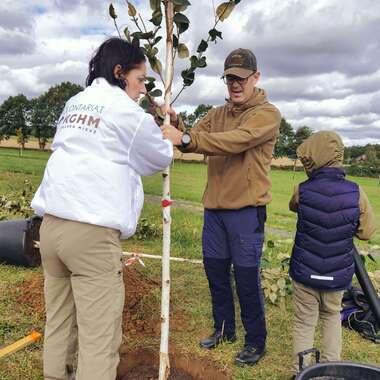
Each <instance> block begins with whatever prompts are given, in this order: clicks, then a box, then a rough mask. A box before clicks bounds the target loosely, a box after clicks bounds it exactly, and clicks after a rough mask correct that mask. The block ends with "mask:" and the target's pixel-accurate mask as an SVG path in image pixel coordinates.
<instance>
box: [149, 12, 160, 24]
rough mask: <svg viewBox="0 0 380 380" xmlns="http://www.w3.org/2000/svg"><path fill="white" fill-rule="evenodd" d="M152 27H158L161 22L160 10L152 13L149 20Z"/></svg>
mask: <svg viewBox="0 0 380 380" xmlns="http://www.w3.org/2000/svg"><path fill="white" fill-rule="evenodd" d="M149 21H150V22H151V23H152V24H153V25H155V26H160V25H161V22H162V12H161V8H159V9H157V10H155V11H154V12H153V13H152V18H151V19H150V20H149Z"/></svg>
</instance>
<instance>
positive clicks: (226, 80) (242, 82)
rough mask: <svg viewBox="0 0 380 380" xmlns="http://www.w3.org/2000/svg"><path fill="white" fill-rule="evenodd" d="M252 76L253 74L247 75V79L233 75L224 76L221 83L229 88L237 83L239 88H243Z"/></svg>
mask: <svg viewBox="0 0 380 380" xmlns="http://www.w3.org/2000/svg"><path fill="white" fill-rule="evenodd" d="M254 74H255V73H252V74H251V75H248V76H247V78H240V77H237V76H235V75H225V76H223V77H222V79H223V82H224V83H225V84H227V85H229V86H231V85H232V84H233V83H234V82H237V83H238V84H240V86H243V85H245V84H246V83H247V82H248V78H249V77H251V76H252V75H254Z"/></svg>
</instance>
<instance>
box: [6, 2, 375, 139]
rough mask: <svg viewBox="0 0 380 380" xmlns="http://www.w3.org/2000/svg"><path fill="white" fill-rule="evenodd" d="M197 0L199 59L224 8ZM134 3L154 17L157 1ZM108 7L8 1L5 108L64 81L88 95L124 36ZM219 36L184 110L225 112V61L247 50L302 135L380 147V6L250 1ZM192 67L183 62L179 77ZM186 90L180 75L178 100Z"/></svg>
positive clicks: (122, 15) (189, 40)
mask: <svg viewBox="0 0 380 380" xmlns="http://www.w3.org/2000/svg"><path fill="white" fill-rule="evenodd" d="M190 1H191V3H192V6H190V7H189V8H188V10H187V11H186V12H185V14H186V15H187V16H188V18H189V19H190V20H191V26H190V28H189V30H188V31H187V32H185V33H184V34H183V41H184V42H186V44H187V45H188V47H189V48H190V51H191V52H194V51H195V50H196V47H197V45H198V43H199V42H200V40H201V39H202V38H205V37H207V33H208V30H209V29H210V28H211V26H212V24H213V18H214V16H213V12H214V11H213V3H214V4H215V5H218V4H220V3H221V1H220V0H190ZM132 3H133V4H135V5H136V6H137V8H138V10H139V11H140V12H141V14H142V15H143V17H145V19H146V18H147V16H150V9H149V0H139V1H136V0H135V1H132ZM108 4H109V3H108V2H107V1H103V0H75V1H74V0H38V1H37V0H23V1H10V0H5V1H4V0H2V1H1V3H0V102H2V101H3V100H4V99H6V98H7V97H8V96H11V95H17V94H19V93H23V94H25V95H26V96H27V97H28V98H32V97H35V96H38V95H40V94H41V93H43V92H44V91H46V90H47V89H48V88H49V87H50V86H51V85H54V84H58V83H61V82H62V81H72V82H75V83H78V84H81V85H82V86H83V85H84V80H85V77H86V75H87V65H88V61H89V59H90V58H91V55H92V53H93V51H94V50H95V49H96V48H97V46H98V45H99V44H100V43H101V42H102V41H103V40H104V39H106V38H107V37H109V36H112V35H115V34H116V33H115V29H114V26H113V22H112V20H111V19H110V18H109V16H108ZM113 4H114V6H115V8H116V12H117V14H118V15H119V17H118V19H117V21H118V23H119V25H120V27H121V29H122V30H123V29H124V27H125V26H129V27H130V29H132V30H133V24H132V22H131V21H130V19H129V17H128V14H127V7H126V5H125V4H126V3H125V1H124V0H116V1H114V2H113ZM148 24H149V23H148ZM218 29H220V30H221V31H222V33H223V40H222V41H220V40H219V42H218V43H217V44H216V45H214V44H212V45H211V46H210V48H209V49H208V51H207V59H208V66H207V68H206V69H203V70H201V71H198V74H197V78H196V81H195V83H194V85H193V86H191V87H190V88H188V89H187V90H186V91H185V92H184V93H183V94H182V96H181V97H180V98H179V100H178V101H177V102H176V107H177V108H178V109H179V110H183V109H187V110H192V109H193V108H194V106H196V105H198V104H200V103H206V104H212V105H220V104H223V102H224V97H225V95H226V90H225V86H224V84H223V83H222V81H221V80H220V75H221V73H222V71H223V61H224V58H225V57H226V55H227V54H228V53H229V52H230V51H231V50H233V49H235V48H237V47H243V48H249V49H251V50H252V51H253V52H254V53H255V54H256V56H257V60H258V65H259V70H260V72H261V74H262V76H261V80H260V82H259V86H260V87H262V88H264V89H266V90H267V92H268V96H269V99H270V101H272V102H273V103H274V104H275V105H276V106H277V107H278V108H279V109H280V111H281V113H282V115H283V117H285V118H286V119H287V120H288V121H290V122H291V124H292V125H293V127H295V128H298V127H299V126H302V125H307V126H309V127H311V128H313V129H314V130H320V129H329V130H335V131H337V132H338V133H341V135H342V136H343V138H344V141H345V143H346V144H348V145H352V144H365V143H369V142H370V143H380V118H379V116H380V37H379V36H380V1H379V0H361V1H358V0H346V1H342V0H242V1H241V3H240V4H239V5H238V6H237V7H236V8H235V10H234V12H233V14H232V15H231V16H230V18H228V19H227V20H226V21H225V22H223V23H221V24H220V25H219V27H218ZM161 50H162V53H164V51H163V49H161ZM185 64H186V61H184V60H181V61H178V63H177V66H176V67H177V70H176V71H177V74H179V73H180V70H181V69H183V68H184V67H185ZM180 82H181V81H180V80H179V79H178V76H177V80H176V84H175V86H174V91H173V93H174V95H175V94H176V93H177V91H178V89H179V88H180Z"/></svg>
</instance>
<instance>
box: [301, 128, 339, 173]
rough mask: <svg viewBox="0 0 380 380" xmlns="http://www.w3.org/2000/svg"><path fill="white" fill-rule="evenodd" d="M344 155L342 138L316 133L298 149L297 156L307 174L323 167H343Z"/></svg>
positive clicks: (333, 133)
mask: <svg viewBox="0 0 380 380" xmlns="http://www.w3.org/2000/svg"><path fill="white" fill-rule="evenodd" d="M343 153H344V145H343V142H342V139H341V138H340V136H339V135H338V134H336V133H335V132H328V131H320V132H317V133H314V134H313V135H311V136H310V137H309V138H308V139H306V140H305V141H304V142H303V143H302V144H301V145H300V146H299V147H298V148H297V156H298V158H299V159H300V160H301V162H302V164H303V166H304V167H305V170H306V172H307V173H311V172H312V171H313V170H316V169H319V168H321V167H333V168H334V167H335V168H337V167H342V166H343Z"/></svg>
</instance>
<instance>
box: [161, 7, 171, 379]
mask: <svg viewBox="0 0 380 380" xmlns="http://www.w3.org/2000/svg"><path fill="white" fill-rule="evenodd" d="M164 6H165V21H166V72H165V105H166V107H167V108H169V107H170V101H171V85H172V81H173V17H174V12H173V3H172V2H171V1H170V0H167V1H165V2H164ZM165 124H170V116H169V114H166V116H165ZM162 176H163V200H162V213H163V245H162V297H161V343H160V370H159V380H166V379H167V378H168V377H169V373H170V363H169V306H170V227H171V217H170V203H171V200H170V167H167V168H166V169H165V170H164V172H163V174H162Z"/></svg>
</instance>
